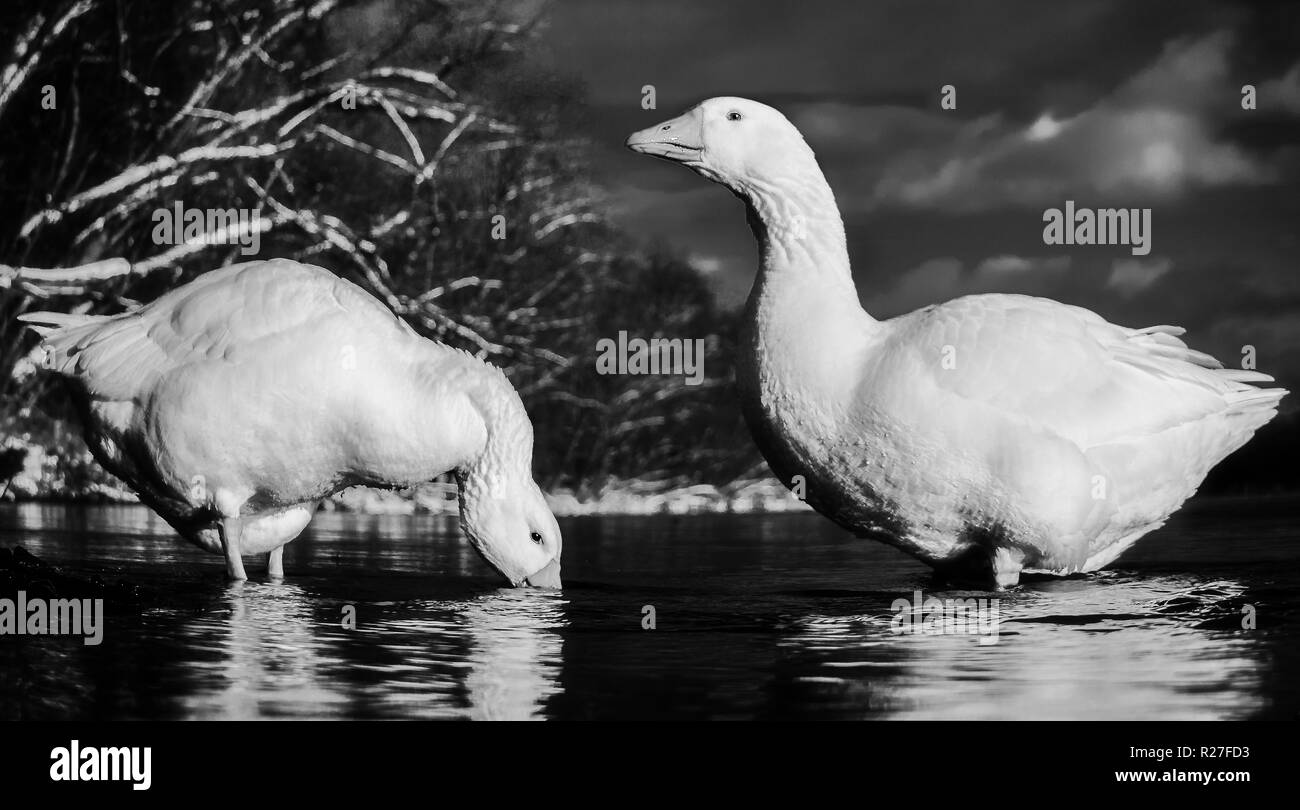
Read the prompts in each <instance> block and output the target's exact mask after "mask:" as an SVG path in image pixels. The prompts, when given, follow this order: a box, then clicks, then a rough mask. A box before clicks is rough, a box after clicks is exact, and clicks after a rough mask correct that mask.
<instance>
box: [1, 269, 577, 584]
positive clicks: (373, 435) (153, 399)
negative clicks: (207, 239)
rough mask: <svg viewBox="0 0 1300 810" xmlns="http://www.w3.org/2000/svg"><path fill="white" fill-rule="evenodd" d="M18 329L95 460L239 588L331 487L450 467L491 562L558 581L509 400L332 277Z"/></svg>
mask: <svg viewBox="0 0 1300 810" xmlns="http://www.w3.org/2000/svg"><path fill="white" fill-rule="evenodd" d="M22 319H23V320H25V321H28V322H29V323H33V324H37V325H36V326H34V327H33V328H35V329H36V330H37V331H39V332H41V333H42V334H43V336H44V346H45V348H46V351H47V352H48V353H49V354H48V358H47V365H48V366H49V367H50V368H52V369H53V370H55V371H57V372H59V373H61V374H63V375H65V376H67V377H68V378H69V379H70V380H71V381H72V383H73V385H74V391H75V392H76V394H77V400H78V404H79V407H80V410H81V413H82V418H83V422H84V428H85V435H86V440H87V443H88V444H89V446H90V448H91V450H92V452H93V453H94V454H95V457H96V458H97V459H98V460H99V461H100V463H101V464H103V465H104V467H105V468H106V469H108V470H109V471H110V472H112V473H113V474H114V475H117V476H118V477H119V478H122V479H123V480H124V481H126V482H127V483H128V484H129V485H130V486H131V487H132V488H133V489H135V490H136V492H137V493H139V495H140V498H141V500H142V501H143V502H144V503H145V504H147V505H149V506H150V507H152V508H153V509H154V510H155V511H157V512H158V513H159V514H160V515H161V516H162V517H163V518H164V519H166V520H167V521H168V523H170V524H171V525H172V526H173V527H174V528H175V529H176V530H177V531H178V532H180V533H181V534H182V535H183V536H185V537H186V538H187V539H189V540H191V541H192V542H194V543H196V544H197V545H199V546H201V547H203V548H205V549H207V550H209V551H214V552H224V553H225V555H226V563H227V571H228V573H229V574H230V575H231V576H232V577H235V578H237V579H243V578H244V567H243V563H242V559H241V554H244V553H248V554H257V553H266V554H268V555H269V567H270V571H271V574H272V575H273V576H280V575H282V574H283V568H282V561H281V555H282V553H283V546H284V544H285V543H288V542H289V541H291V540H293V539H294V538H295V537H297V536H298V534H299V533H300V532H301V531H302V530H303V528H305V527H306V525H307V523H308V522H309V521H310V520H311V517H312V514H313V513H314V511H315V507H316V505H317V503H318V502H319V501H320V500H321V499H323V498H325V497H327V496H329V495H330V494H332V493H334V492H337V491H339V490H341V489H344V488H347V487H349V486H353V485H358V484H360V485H371V486H382V487H407V486H413V485H415V484H418V483H421V482H425V481H429V480H431V479H433V478H435V477H437V476H438V475H441V474H443V473H445V472H448V471H455V473H456V475H457V480H458V482H459V484H460V489H461V516H462V520H463V523H464V526H465V530H466V533H467V534H468V535H469V538H470V541H471V543H472V544H473V545H474V547H475V548H476V549H478V550H479V551H480V553H482V555H483V556H484V558H485V559H486V560H487V561H488V562H489V563H490V564H491V565H492V566H493V567H494V568H496V569H497V570H498V571H499V572H501V573H502V574H503V575H504V576H505V577H506V578H507V579H509V580H510V581H511V583H512V584H516V585H518V584H523V583H529V584H548V585H554V586H558V585H559V558H560V544H561V538H560V532H559V528H558V526H557V525H556V523H555V518H554V517H553V516H552V515H551V512H550V510H549V509H548V508H547V507H546V504H545V501H544V499H543V497H542V494H541V492H540V490H539V489H538V488H537V486H536V484H535V483H534V482H533V479H532V472H531V462H532V438H533V435H532V425H531V424H530V422H529V421H528V416H527V414H526V413H525V412H524V408H523V404H522V403H521V402H520V401H519V397H518V395H517V394H516V393H515V391H514V388H513V387H511V385H510V383H509V382H508V381H507V380H506V378H505V376H504V375H503V374H502V373H501V372H500V371H498V370H497V369H495V368H493V367H491V366H488V365H486V364H484V363H482V362H480V361H479V360H477V359H475V358H473V357H471V356H469V355H467V354H465V353H464V352H460V351H456V350H454V349H451V348H448V347H446V346H443V345H441V344H438V343H434V342H433V341H430V340H427V339H425V338H422V337H420V336H419V335H417V334H416V333H415V332H414V331H413V330H412V329H411V328H410V327H409V326H407V325H406V323H405V322H404V321H402V320H401V319H400V318H398V317H396V316H395V315H393V313H392V312H390V311H389V310H388V309H386V308H385V307H384V306H383V305H382V304H381V303H379V302H378V301H377V300H375V299H374V298H373V297H371V296H369V295H367V294H366V293H365V292H363V291H362V290H361V289H360V288H358V287H356V286H354V285H353V284H350V283H348V282H346V281H344V280H342V279H340V278H338V277H336V276H335V275H333V274H332V273H330V272H329V271H327V270H323V269H321V268H319V267H313V266H310V265H304V264H299V263H297V262H291V261H282V260H274V261H265V262H251V263H247V264H241V265H235V266H232V267H226V268H223V269H220V270H214V271H212V272H209V273H205V274H204V275H202V276H200V277H199V278H198V279H196V280H194V281H193V282H191V283H189V284H186V285H185V286H183V287H180V288H178V289H176V290H173V291H171V292H169V293H167V294H165V295H163V296H162V297H160V298H158V299H157V300H155V301H154V302H152V303H150V304H148V305H146V306H144V307H142V308H140V309H138V310H136V311H133V312H127V313H123V314H121V315H115V316H78V315H64V314H59V313H51V312H38V313H31V314H27V315H24V316H22Z"/></svg>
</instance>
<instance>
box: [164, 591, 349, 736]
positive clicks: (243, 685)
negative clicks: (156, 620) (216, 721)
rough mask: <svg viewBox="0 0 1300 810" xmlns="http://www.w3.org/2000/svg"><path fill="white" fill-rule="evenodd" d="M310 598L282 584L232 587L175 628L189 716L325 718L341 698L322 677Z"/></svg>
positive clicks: (321, 646) (320, 645) (321, 645)
mask: <svg viewBox="0 0 1300 810" xmlns="http://www.w3.org/2000/svg"><path fill="white" fill-rule="evenodd" d="M314 624H315V623H314V620H313V618H312V609H311V602H310V598H309V596H308V595H307V593H306V592H305V591H303V589H302V588H300V587H298V586H297V585H294V584H292V583H288V582H280V583H272V584H262V583H257V582H237V583H232V584H230V585H228V586H226V588H225V591H224V593H222V594H221V597H220V599H219V600H218V602H217V604H215V605H213V607H212V608H210V609H209V611H208V612H206V613H205V614H204V615H202V616H200V617H197V618H195V619H191V620H189V621H187V622H185V623H184V624H183V625H182V626H181V635H182V639H183V640H184V643H183V646H184V647H185V648H188V649H189V650H192V651H193V653H194V657H193V658H192V659H191V661H190V662H189V663H190V667H189V669H190V674H191V678H192V681H193V686H192V691H190V692H189V694H186V695H184V696H183V697H182V701H181V702H182V705H183V706H184V707H185V714H186V715H187V716H192V717H198V718H222V719H230V720H249V719H254V718H257V717H262V716H302V717H311V716H322V715H324V716H331V715H336V714H338V713H339V706H340V704H342V703H344V702H345V700H346V698H345V696H344V695H343V694H342V693H341V692H340V691H339V689H338V688H337V686H336V685H335V684H333V683H331V682H330V681H329V679H327V678H326V677H325V676H324V675H323V673H322V669H323V658H324V656H325V655H326V654H327V653H326V650H325V642H324V641H323V640H322V639H321V638H320V636H319V635H318V633H317V630H316V628H315V627H314Z"/></svg>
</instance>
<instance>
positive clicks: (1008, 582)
mask: <svg viewBox="0 0 1300 810" xmlns="http://www.w3.org/2000/svg"><path fill="white" fill-rule="evenodd" d="M1024 559H1025V553H1024V552H1023V551H1021V550H1020V549H1016V548H998V549H994V550H993V555H992V559H991V560H990V562H991V563H992V564H993V580H994V582H996V583H997V586H998V590H1002V589H1003V588H1010V587H1012V586H1014V585H1019V584H1020V568H1021V565H1022V563H1023V562H1024Z"/></svg>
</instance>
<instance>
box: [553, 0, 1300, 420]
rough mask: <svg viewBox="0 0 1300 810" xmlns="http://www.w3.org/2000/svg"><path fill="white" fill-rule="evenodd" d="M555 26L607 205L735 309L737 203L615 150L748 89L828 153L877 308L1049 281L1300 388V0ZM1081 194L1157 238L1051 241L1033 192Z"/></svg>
mask: <svg viewBox="0 0 1300 810" xmlns="http://www.w3.org/2000/svg"><path fill="white" fill-rule="evenodd" d="M548 20H549V22H548V24H547V26H546V28H545V31H544V34H543V40H544V41H543V45H544V53H543V54H542V55H541V58H542V59H545V60H546V61H548V62H549V63H551V64H552V65H553V66H554V67H557V68H559V69H560V70H562V71H564V72H566V73H571V74H574V75H576V76H578V77H580V78H581V79H582V80H583V81H584V82H585V84H586V88H587V92H588V100H589V104H590V107H589V114H588V122H587V124H586V126H587V127H588V133H587V134H588V135H589V136H590V137H591V138H592V139H593V141H594V142H595V144H596V146H595V149H594V152H593V161H594V168H595V172H596V175H597V178H598V179H599V180H600V182H602V184H603V185H604V186H605V187H606V188H607V189H608V193H609V195H610V207H611V213H612V215H613V216H614V218H615V219H616V221H617V222H619V223H620V224H622V225H623V226H624V227H626V228H627V229H629V230H630V231H632V232H633V233H636V234H639V235H642V236H644V237H646V238H647V239H652V240H659V241H662V242H665V243H667V244H668V245H669V246H671V247H672V248H673V249H675V250H677V251H679V252H681V253H682V254H683V255H685V256H687V257H689V259H690V261H691V262H692V263H693V264H694V265H695V266H696V267H697V268H698V269H699V270H700V271H701V272H702V273H704V274H706V275H707V276H708V278H709V279H710V281H711V282H712V284H713V286H714V289H715V290H716V292H717V294H718V297H719V299H720V301H722V302H723V303H724V304H726V305H729V306H731V305H736V304H738V303H740V302H741V301H743V300H744V297H745V295H746V294H747V292H748V290H749V285H750V283H751V281H752V279H753V275H754V269H755V261H756V259H755V247H754V242H753V238H752V236H751V235H750V233H749V230H748V227H747V226H746V225H745V218H744V213H743V209H742V207H741V205H740V203H739V202H738V201H736V200H735V199H734V198H733V197H731V195H730V194H728V193H727V192H726V191H725V190H723V189H722V188H720V187H718V186H715V185H712V184H710V183H708V182H706V181H704V180H703V179H702V178H699V177H696V176H695V175H693V174H691V173H690V172H688V171H686V170H685V169H682V168H679V167H675V166H670V165H668V164H666V163H663V162H660V161H655V160H652V159H649V158H646V157H644V156H639V155H635V154H633V153H631V152H628V151H625V150H624V149H623V148H622V143H623V140H624V138H625V137H626V136H627V134H628V133H630V132H631V131H633V130H635V129H640V128H642V127H645V126H648V125H649V124H651V123H654V122H655V121H658V120H661V119H665V118H668V117H671V116H673V115H676V114H677V113H678V112H680V111H682V110H683V109H685V108H687V107H689V106H691V105H693V104H694V103H696V102H697V101H700V100H701V99H704V98H708V97H710V96H715V95H738V96H745V97H749V98H754V99H757V100H760V101H764V102H766V103H769V104H772V105H774V106H776V107H778V108H780V109H781V110H782V111H783V112H784V113H785V114H786V115H787V116H788V117H789V118H790V120H791V121H793V122H794V123H795V125H796V126H798V127H799V128H800V129H801V130H802V132H803V133H804V136H805V137H806V138H807V140H808V142H809V143H810V144H811V145H812V147H813V149H814V150H815V151H816V153H817V156H818V158H819V160H820V162H821V165H822V168H823V169H824V170H825V172H826V175H827V178H828V179H829V181H830V184H831V186H832V187H833V188H834V190H835V193H836V197H837V199H838V201H839V205H840V209H841V211H842V213H843V215H844V218H845V225H846V228H847V230H848V234H849V243H850V252H851V254H852V259H853V263H854V276H855V278H856V280H857V284H858V290H859V294H860V296H861V298H862V301H863V305H864V306H865V307H866V308H867V309H868V311H870V312H871V313H872V314H873V315H875V316H877V317H888V316H892V315H896V314H898V313H901V312H906V311H909V310H911V309H914V308H916V307H919V306H922V305H924V304H927V303H932V302H937V301H944V300H947V299H950V298H954V297H957V296H959V295H963V294H968V293H974V292H1021V293H1029V294H1034V295H1043V296H1048V297H1051V298H1056V299H1058V300H1061V301H1066V302H1069V303H1073V304H1078V305H1081V306H1086V307H1088V308H1090V309H1093V310H1096V311H1097V312H1099V313H1101V314H1102V315H1104V316H1105V317H1107V318H1109V319H1110V320H1112V321H1115V322H1117V323H1122V324H1125V325H1129V326H1146V325H1150V324H1156V323H1173V324H1178V325H1181V326H1185V327H1187V328H1188V330H1189V334H1188V335H1187V338H1188V340H1189V342H1190V343H1191V344H1192V345H1193V346H1195V347H1197V348H1200V349H1204V350H1208V351H1211V352H1212V353H1214V354H1216V355H1217V356H1219V357H1220V359H1222V360H1223V361H1224V362H1225V363H1226V364H1229V365H1237V364H1238V363H1239V362H1240V358H1241V353H1242V347H1243V345H1246V344H1250V345H1253V346H1254V347H1255V349H1256V352H1257V356H1258V365H1259V368H1260V369H1261V370H1263V371H1266V372H1269V373H1272V374H1274V375H1275V376H1277V377H1278V379H1279V381H1280V382H1281V383H1282V384H1284V385H1288V386H1289V387H1291V388H1292V389H1293V390H1296V389H1297V388H1300V272H1297V260H1298V259H1300V237H1298V236H1297V231H1300V193H1297V192H1300V148H1298V147H1300V3H1289V4H1282V3H1276V4H1274V3H1269V4H1259V5H1256V4H1244V3H1226V2H1194V1H1191V0H1179V1H1178V2H1167V3H1166V2H1141V3H1134V2H1124V1H1123V0H1070V2H1063V3H1044V2H1038V1H1036V0H1035V1H1030V2H1020V1H1019V0H1015V1H1009V2H951V3H948V2H918V1H917V0H896V1H895V0H889V1H888V2H870V3H867V2H829V1H827V2H818V1H817V0H802V2H775V1H773V0H767V1H766V2H753V1H752V0H747V1H746V2H708V3H694V2H668V1H666V0H558V2H556V3H555V4H554V5H553V6H552V7H551V11H550V12H549V16H548ZM1248 82H1249V83H1253V84H1254V85H1255V86H1256V87H1257V88H1258V107H1259V108H1258V109H1257V110H1255V111H1244V110H1242V108H1241V86H1242V85H1243V84H1245V83H1248ZM647 84H652V85H654V86H655V88H656V90H657V96H658V109H657V110H650V111H647V110H643V109H642V108H641V105H640V101H641V94H640V91H641V87H642V86H643V85H647ZM945 84H953V85H955V86H956V88H957V109H956V110H943V109H941V108H940V105H939V101H940V87H941V86H943V85H945ZM1067 199H1070V200H1074V201H1075V203H1076V205H1080V206H1089V207H1110V206H1122V207H1149V208H1151V209H1152V249H1151V252H1150V254H1149V255H1147V256H1143V257H1135V256H1132V255H1131V254H1130V251H1129V249H1128V248H1127V247H1058V246H1048V245H1045V244H1044V243H1043V238H1042V230H1043V222H1042V216H1043V211H1044V209H1046V208H1049V207H1061V206H1062V205H1063V204H1064V201H1065V200H1067ZM1289 399H1291V400H1294V399H1296V397H1290V398H1289ZM1292 408H1294V405H1292V406H1291V408H1288V410H1289V409H1292Z"/></svg>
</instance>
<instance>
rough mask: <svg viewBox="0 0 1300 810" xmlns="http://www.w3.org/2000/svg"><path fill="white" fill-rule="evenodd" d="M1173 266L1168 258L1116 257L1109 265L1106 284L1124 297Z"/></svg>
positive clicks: (1138, 289) (1146, 284)
mask: <svg viewBox="0 0 1300 810" xmlns="http://www.w3.org/2000/svg"><path fill="white" fill-rule="evenodd" d="M1173 266H1174V263H1173V260H1172V259H1168V258H1159V259H1148V260H1145V261H1144V260H1142V259H1116V260H1115V262H1114V263H1113V264H1112V265H1111V271H1110V278H1108V279H1106V286H1107V287H1109V288H1110V289H1112V290H1115V291H1116V292H1118V293H1119V294H1120V295H1123V296H1125V297H1129V296H1133V295H1136V294H1137V293H1139V292H1141V291H1143V290H1145V289H1146V288H1147V287H1150V286H1151V285H1152V284H1154V283H1156V281H1157V280H1159V278H1160V277H1161V276H1163V275H1164V274H1165V273H1168V272H1169V269H1170V268H1171V267H1173Z"/></svg>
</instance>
